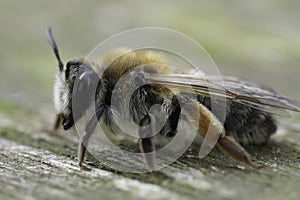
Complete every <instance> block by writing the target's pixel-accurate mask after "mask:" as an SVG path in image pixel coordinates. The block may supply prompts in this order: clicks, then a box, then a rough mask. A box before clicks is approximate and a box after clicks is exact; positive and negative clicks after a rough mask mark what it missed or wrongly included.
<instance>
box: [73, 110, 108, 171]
mask: <svg viewBox="0 0 300 200" xmlns="http://www.w3.org/2000/svg"><path fill="white" fill-rule="evenodd" d="M105 108H106V107H105V105H104V104H102V105H100V106H99V107H98V108H97V109H96V112H95V113H94V114H93V115H92V116H91V117H90V119H89V120H88V122H87V124H86V126H85V134H84V136H83V137H82V138H81V140H80V142H79V147H78V165H79V167H80V169H81V170H88V168H87V167H86V166H85V165H84V158H85V155H86V151H87V145H88V141H89V139H90V137H91V135H92V134H93V133H94V130H95V128H96V126H97V123H98V121H99V119H100V118H101V116H102V114H103V113H104V111H105Z"/></svg>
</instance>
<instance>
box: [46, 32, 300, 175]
mask: <svg viewBox="0 0 300 200" xmlns="http://www.w3.org/2000/svg"><path fill="white" fill-rule="evenodd" d="M46 34H47V38H48V40H49V43H50V44H51V46H52V48H53V51H54V54H55V56H56V58H57V60H58V69H59V70H58V72H57V74H56V79H55V84H54V103H55V107H56V109H57V113H58V114H57V116H56V120H55V124H54V127H53V130H54V131H57V130H58V129H59V127H60V125H62V127H63V129H64V130H68V129H70V128H71V127H73V126H74V123H76V121H77V120H79V119H80V118H82V116H83V115H84V113H85V112H86V110H87V109H88V108H89V107H90V106H91V104H94V105H95V111H94V112H93V113H92V115H91V116H90V117H89V119H88V121H87V123H86V125H85V135H84V136H83V137H82V138H81V141H80V144H79V148H78V149H79V150H78V162H79V167H80V168H81V169H87V168H86V166H85V165H84V159H85V154H86V151H87V144H88V140H89V138H90V136H91V135H92V134H93V132H94V130H95V127H96V125H97V124H98V122H99V121H101V122H102V125H104V126H106V127H107V128H108V129H109V130H111V132H118V131H117V129H115V128H113V127H115V126H117V125H118V124H117V123H118V122H116V121H115V120H113V114H112V113H122V112H127V114H128V115H129V116H130V117H131V118H132V119H133V121H134V122H135V123H136V124H138V125H139V129H138V132H139V136H140V139H139V146H140V151H141V152H142V153H143V154H144V158H145V162H146V164H147V166H148V167H149V170H150V171H155V170H156V156H155V145H154V142H153V135H151V131H150V128H149V127H148V125H149V124H151V122H152V121H151V120H155V119H153V118H151V117H150V114H149V110H150V108H151V107H152V106H153V105H156V104H158V105H161V107H162V108H163V109H164V110H165V112H166V120H165V122H164V124H163V127H162V129H161V130H160V131H159V134H160V135H162V136H164V137H169V138H170V137H174V136H175V135H176V134H180V132H177V129H178V123H179V121H180V120H182V119H181V118H180V115H181V112H182V108H181V103H180V102H187V101H188V102H191V103H190V106H189V109H188V113H186V114H185V115H186V118H187V119H189V120H191V121H193V120H194V121H197V123H195V124H196V126H197V127H196V129H197V132H198V134H200V135H201V136H202V137H207V136H208V140H213V139H216V141H217V147H218V148H219V149H221V150H222V152H224V153H225V154H227V155H228V156H230V157H231V158H233V159H235V160H236V161H238V162H241V163H243V164H245V165H248V166H250V167H253V168H256V169H259V168H262V167H263V166H261V165H258V164H256V163H255V162H254V161H252V160H251V157H250V155H249V154H248V153H247V151H246V150H245V149H244V147H247V146H251V145H263V144H266V143H267V142H268V141H269V140H270V136H271V135H273V134H274V133H275V132H276V129H277V126H276V121H275V119H274V115H285V114H286V112H285V110H292V111H296V112H300V106H299V103H298V102H296V101H293V100H291V99H289V98H288V97H285V96H283V95H281V94H279V93H277V92H276V91H274V90H272V89H271V88H267V87H263V86H260V85H258V84H255V83H252V82H249V81H243V80H239V79H238V78H235V77H226V76H222V79H221V78H218V77H216V76H205V77H203V76H199V75H197V74H196V75H193V74H191V73H186V74H179V73H175V72H174V71H173V69H172V67H170V66H169V65H168V64H167V62H166V60H165V58H164V57H163V56H161V55H159V54H157V53H155V52H153V51H151V50H147V51H126V50H124V49H123V50H122V49H121V50H120V49H117V50H113V51H111V52H108V53H107V54H106V55H104V56H103V58H102V59H101V62H94V61H87V60H85V59H83V58H81V59H76V60H71V61H69V62H67V64H66V67H65V68H64V65H63V63H62V61H61V59H60V56H59V52H58V48H57V45H56V43H55V40H54V38H53V36H52V33H51V29H50V28H47V29H46ZM137 66H142V67H141V70H140V71H138V72H137V73H136V72H135V73H133V75H132V76H134V79H130V80H128V82H127V83H126V84H128V85H126V84H125V85H124V88H126V87H127V86H129V87H130V85H131V84H134V82H145V80H148V81H149V80H150V82H147V84H143V85H142V86H141V87H139V88H138V89H136V90H135V91H134V93H133V95H132V97H131V99H130V102H129V105H128V106H129V109H128V110H127V111H124V105H123V104H122V102H123V99H122V98H121V97H118V95H117V97H116V98H117V101H116V102H119V103H117V105H112V96H113V90H115V87H116V84H117V82H118V81H119V80H120V79H121V78H122V76H124V75H125V74H128V73H131V72H132V70H133V69H134V68H136V67H137ZM149 74H150V76H149ZM186 80H188V84H187V82H186ZM91 88H96V92H95V93H94V94H93V95H90V93H91V91H92V90H91ZM174 90H176V91H177V92H176V93H174ZM222 95H223V96H225V98H224V99H218V98H217V97H219V96H222ZM212 97H216V98H217V100H216V101H212ZM72 98H78V99H79V104H80V108H79V110H76V114H75V112H74V110H73V106H74V105H72V102H73V101H72ZM118 98H119V99H118ZM219 104H220V105H221V104H224V105H225V109H226V113H225V116H223V117H224V120H222V114H220V113H221V112H220V110H218V105H219ZM213 107H216V109H212V108H213ZM198 115H199V116H200V117H199V118H197V117H196V116H198ZM209 128H210V130H209ZM208 130H209V131H208ZM208 132H209V134H210V135H208Z"/></svg>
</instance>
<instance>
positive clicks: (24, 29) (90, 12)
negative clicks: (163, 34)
mask: <svg viewBox="0 0 300 200" xmlns="http://www.w3.org/2000/svg"><path fill="white" fill-rule="evenodd" d="M299 9H300V2H298V1H294V0H285V1H283V0H282V1H280V0H266V1H263V2H261V1H260V0H253V1H233V0H227V1H214V2H210V1H198V0H187V1H174V0H167V1H158V0H152V1H129V0H122V1H108V0H107V1H98V0H86V1H79V0H74V1H54V0H53V1H46V0H24V1H16V0H2V1H1V2H0V25H1V30H0V94H1V96H0V103H4V105H8V104H17V105H22V106H24V105H25V106H28V107H36V106H37V105H41V107H43V108H46V109H52V108H53V103H52V86H53V80H54V74H55V72H56V70H57V66H56V60H55V58H54V55H53V54H52V52H51V49H50V46H49V44H48V42H47V40H46V37H45V33H44V28H45V27H46V26H51V27H52V29H53V32H54V35H55V37H56V40H57V43H58V45H59V47H60V53H61V56H62V59H63V60H64V61H67V60H69V59H71V58H76V57H79V56H82V55H86V54H87V53H89V52H90V50H91V49H92V48H94V47H95V46H96V45H97V44H98V43H99V42H101V41H103V40H104V39H106V38H108V37H110V36H112V35H114V34H116V33H119V32H121V31H124V30H127V29H131V28H136V27H145V26H158V27H165V28H171V29H174V30H177V31H180V32H182V33H185V34H187V35H189V36H191V37H192V38H194V39H195V40H196V41H198V42H199V43H200V44H202V45H203V46H204V47H205V49H206V50H207V51H208V53H209V54H210V55H211V57H212V58H213V59H214V61H215V62H216V64H217V65H218V67H219V69H220V71H221V72H222V73H223V74H226V75H234V76H239V77H242V78H244V79H249V80H254V81H257V82H260V83H262V84H268V85H271V86H272V87H273V88H275V89H277V90H278V91H279V92H282V93H284V94H286V95H288V96H290V97H292V98H295V99H298V100H300V93H299V91H300V89H299V84H300V80H299V75H300V66H299V60H300V20H299V19H300V12H299ZM2 108H3V107H2ZM0 112H1V111H0ZM53 112H54V111H53Z"/></svg>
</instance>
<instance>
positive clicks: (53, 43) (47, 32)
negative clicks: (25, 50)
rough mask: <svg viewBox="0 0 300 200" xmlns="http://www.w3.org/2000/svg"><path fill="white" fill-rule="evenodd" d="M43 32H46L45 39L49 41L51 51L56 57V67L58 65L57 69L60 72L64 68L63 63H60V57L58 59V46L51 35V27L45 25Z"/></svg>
mask: <svg viewBox="0 0 300 200" xmlns="http://www.w3.org/2000/svg"><path fill="white" fill-rule="evenodd" d="M45 32H46V36H47V39H48V41H49V44H50V45H51V47H52V49H53V52H54V54H55V56H56V59H57V61H58V67H59V71H60V72H63V70H64V64H63V63H62V61H61V59H60V56H59V53H58V48H57V46H56V43H55V40H54V38H53V35H52V31H51V28H50V27H47V28H46V29H45Z"/></svg>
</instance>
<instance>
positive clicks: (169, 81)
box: [147, 74, 300, 116]
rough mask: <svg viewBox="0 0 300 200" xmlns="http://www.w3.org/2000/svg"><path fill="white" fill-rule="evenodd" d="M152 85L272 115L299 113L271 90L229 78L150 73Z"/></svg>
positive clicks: (299, 108) (297, 107) (299, 107)
mask: <svg viewBox="0 0 300 200" xmlns="http://www.w3.org/2000/svg"><path fill="white" fill-rule="evenodd" d="M147 79H148V80H149V81H150V82H152V83H158V84H164V85H166V86H167V87H170V88H172V89H175V90H179V91H187V90H193V92H195V93H197V94H199V95H203V96H211V97H215V98H224V97H225V98H226V99H227V100H230V101H234V102H238V103H241V104H244V105H245V106H250V107H254V108H256V109H259V110H263V111H266V112H269V113H272V114H277V115H283V116H289V114H288V113H287V112H286V111H285V110H292V111H296V112H300V104H299V103H298V102H296V101H294V100H292V99H290V98H288V97H286V96H284V95H281V94H279V93H278V92H276V91H274V90H273V89H271V88H267V87H264V86H260V85H258V84H256V83H253V82H249V81H243V80H239V79H238V78H235V77H229V76H222V77H218V76H203V75H202V76H200V75H190V74H168V75H158V74H151V75H149V76H147Z"/></svg>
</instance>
